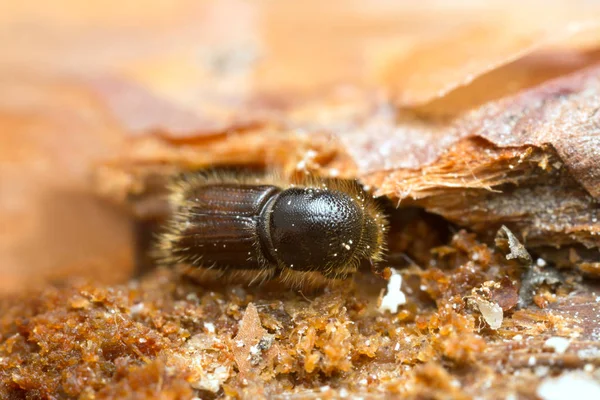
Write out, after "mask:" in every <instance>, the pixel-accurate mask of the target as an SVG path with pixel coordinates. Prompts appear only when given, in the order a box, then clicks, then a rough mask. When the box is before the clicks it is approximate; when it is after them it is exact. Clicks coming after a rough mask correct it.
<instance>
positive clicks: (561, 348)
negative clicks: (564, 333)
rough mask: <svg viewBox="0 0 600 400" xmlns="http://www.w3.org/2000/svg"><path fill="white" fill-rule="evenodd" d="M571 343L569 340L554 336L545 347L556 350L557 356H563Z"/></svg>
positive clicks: (547, 341) (545, 343)
mask: <svg viewBox="0 0 600 400" xmlns="http://www.w3.org/2000/svg"><path fill="white" fill-rule="evenodd" d="M570 345H571V341H570V340H569V339H567V338H563V337H559V336H553V337H551V338H549V339H548V340H546V341H545V342H544V347H545V348H549V349H552V350H554V352H555V353H557V354H563V353H564V352H565V351H567V349H568V348H569V346H570Z"/></svg>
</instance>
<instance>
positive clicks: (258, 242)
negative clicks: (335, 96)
mask: <svg viewBox="0 0 600 400" xmlns="http://www.w3.org/2000/svg"><path fill="white" fill-rule="evenodd" d="M170 193H171V194H170V199H169V200H170V201H169V202H170V206H171V211H172V215H171V217H170V220H169V222H168V223H167V226H166V229H165V232H164V233H162V234H161V236H160V237H159V241H158V246H157V248H158V256H159V259H160V260H161V261H162V262H163V263H166V264H185V265H189V266H193V267H198V269H197V271H196V272H195V276H196V277H198V278H199V279H201V280H211V281H220V280H227V281H241V282H248V283H254V282H257V283H260V282H263V281H267V280H272V279H279V280H281V281H282V283H284V284H286V285H287V286H293V287H304V286H307V285H309V286H322V285H326V284H327V283H328V281H330V280H331V279H344V278H346V277H348V276H349V275H351V274H352V273H353V272H354V271H355V270H356V269H357V267H358V265H359V263H360V261H361V260H372V261H378V260H379V259H380V257H381V253H382V249H383V236H384V232H385V228H386V226H385V220H384V218H383V216H382V214H381V212H380V211H379V210H378V208H377V207H376V205H375V203H374V202H373V200H372V199H371V198H370V197H369V196H368V195H367V193H365V192H364V191H363V190H362V188H361V187H360V186H359V185H358V184H356V183H355V182H352V181H344V180H332V179H330V180H321V179H317V178H305V179H302V180H299V181H295V182H290V181H284V180H282V179H280V178H277V177H275V176H274V175H248V174H242V175H240V174H232V173H223V172H216V171H212V172H197V173H190V174H186V175H183V176H181V177H179V178H177V179H175V180H174V181H173V182H172V184H171V185H170Z"/></svg>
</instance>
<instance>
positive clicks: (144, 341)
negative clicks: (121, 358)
mask: <svg viewBox="0 0 600 400" xmlns="http://www.w3.org/2000/svg"><path fill="white" fill-rule="evenodd" d="M138 342H140V343H146V338H143V337H141V338H139V339H138Z"/></svg>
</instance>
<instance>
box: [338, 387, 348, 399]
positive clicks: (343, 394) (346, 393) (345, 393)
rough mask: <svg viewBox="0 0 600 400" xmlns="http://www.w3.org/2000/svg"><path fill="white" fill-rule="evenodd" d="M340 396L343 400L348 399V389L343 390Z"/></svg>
mask: <svg viewBox="0 0 600 400" xmlns="http://www.w3.org/2000/svg"><path fill="white" fill-rule="evenodd" d="M339 394H340V397H341V398H342V399H345V398H346V397H348V390H346V388H341V389H340V392H339Z"/></svg>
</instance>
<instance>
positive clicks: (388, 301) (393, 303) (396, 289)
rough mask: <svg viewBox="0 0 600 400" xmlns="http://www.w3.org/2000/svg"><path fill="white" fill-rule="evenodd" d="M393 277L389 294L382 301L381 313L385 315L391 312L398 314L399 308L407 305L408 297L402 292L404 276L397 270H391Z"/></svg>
mask: <svg viewBox="0 0 600 400" xmlns="http://www.w3.org/2000/svg"><path fill="white" fill-rule="evenodd" d="M391 271H392V276H390V280H389V281H388V285H387V293H386V295H385V296H383V298H382V299H381V304H380V305H379V312H381V313H383V312H385V311H389V312H391V313H394V314H395V313H397V312H398V307H399V306H401V305H403V304H406V295H405V294H404V293H403V292H402V288H401V287H402V275H400V274H399V273H398V271H396V270H395V269H393V268H391Z"/></svg>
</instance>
